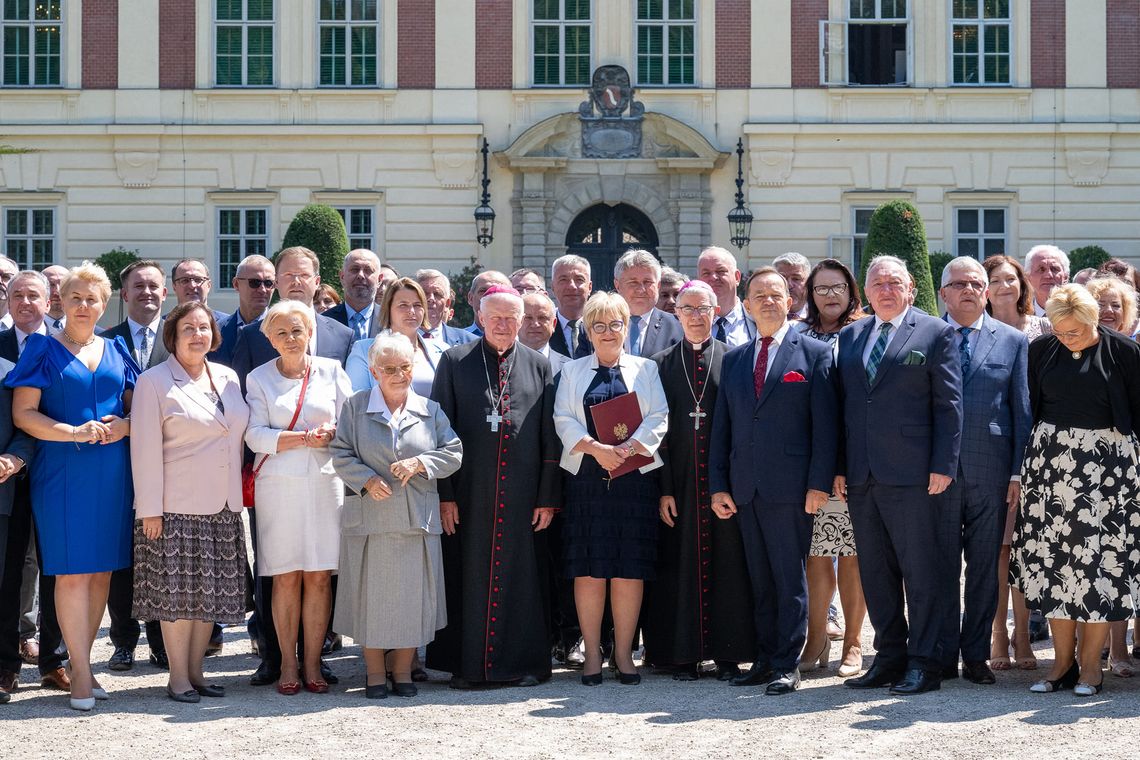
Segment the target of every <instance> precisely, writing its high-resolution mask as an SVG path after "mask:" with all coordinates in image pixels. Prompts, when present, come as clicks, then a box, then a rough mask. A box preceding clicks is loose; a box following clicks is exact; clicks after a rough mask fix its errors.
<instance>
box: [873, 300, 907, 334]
mask: <svg viewBox="0 0 1140 760" xmlns="http://www.w3.org/2000/svg"><path fill="white" fill-rule="evenodd" d="M908 311H910V307H909V306H908V307H907V308H905V309H903V310H902V311H901V312H899V314H898V315H897V316H896V317H895V318H894V319H892V320H891V329H892V330H894V331H896V332H897V331H898V329H899V328H900V327H902V323H903V319H905V318H906V313H907V312H908ZM885 321H886V320H885V319H883V318H882V317H880V316H879V315H878V314H876V315H875V329H874V332H875V333H878V332H879V329H880V328H881V327H882V325H883V322H885Z"/></svg>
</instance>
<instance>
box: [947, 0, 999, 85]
mask: <svg viewBox="0 0 1140 760" xmlns="http://www.w3.org/2000/svg"><path fill="white" fill-rule="evenodd" d="M952 11H953V20H952V22H951V34H950V37H951V39H950V46H951V50H952V51H953V70H954V84H977V85H998V84H1009V61H1010V49H1009V33H1010V18H1009V0H954V3H953V8H952Z"/></svg>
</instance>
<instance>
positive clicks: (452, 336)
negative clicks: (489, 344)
mask: <svg viewBox="0 0 1140 760" xmlns="http://www.w3.org/2000/svg"><path fill="white" fill-rule="evenodd" d="M440 329H441V330H442V333H441V334H442V336H443V342H444V343H446V344H447V345H449V346H462V345H463V344H464V343H470V342H472V341H475V340H479V336H478V335H476V334H475V333H471V332H467V331H466V330H464V329H462V328H460V327H452V326H451V325H449V324H444V325H443V327H442V328H440Z"/></svg>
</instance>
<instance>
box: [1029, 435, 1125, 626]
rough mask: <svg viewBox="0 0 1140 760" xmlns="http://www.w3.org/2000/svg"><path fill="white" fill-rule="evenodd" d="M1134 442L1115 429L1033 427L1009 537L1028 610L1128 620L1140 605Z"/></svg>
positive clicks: (1084, 619) (1086, 619) (1095, 619)
mask: <svg viewBox="0 0 1140 760" xmlns="http://www.w3.org/2000/svg"><path fill="white" fill-rule="evenodd" d="M1138 477H1140V468H1138V466H1137V447H1136V439H1135V438H1133V437H1132V436H1124V435H1121V434H1120V433H1118V432H1117V431H1115V430H1083V429H1080V428H1058V427H1057V426H1055V425H1052V424H1050V423H1047V422H1039V423H1037V425H1036V427H1034V429H1033V436H1032V438H1031V439H1030V442H1029V447H1028V448H1027V449H1026V452H1025V463H1024V465H1023V466H1022V474H1021V484H1022V490H1021V509H1020V511H1019V513H1018V516H1017V524H1016V526H1015V527H1014V531H1013V538H1012V540H1011V543H1010V551H1011V554H1010V560H1009V577H1010V583H1011V584H1012V585H1013V586H1015V587H1016V588H1019V589H1021V591H1022V592H1024V593H1025V597H1026V601H1027V602H1028V605H1029V607H1030V609H1040V610H1041V611H1042V612H1043V613H1044V615H1045V617H1047V618H1063V619H1067V620H1077V621H1082V622H1106V621H1112V620H1127V619H1129V618H1132V617H1134V616H1135V615H1136V610H1137V604H1138V603H1140V541H1138V540H1137V534H1138V533H1140V484H1138V483H1137V479H1138Z"/></svg>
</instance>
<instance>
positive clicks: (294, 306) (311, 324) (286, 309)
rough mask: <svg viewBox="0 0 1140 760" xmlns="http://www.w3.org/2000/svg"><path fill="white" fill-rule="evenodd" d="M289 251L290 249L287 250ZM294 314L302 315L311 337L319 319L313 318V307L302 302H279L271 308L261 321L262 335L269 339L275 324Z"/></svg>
mask: <svg viewBox="0 0 1140 760" xmlns="http://www.w3.org/2000/svg"><path fill="white" fill-rule="evenodd" d="M286 250H288V249H286ZM294 314H300V315H301V321H302V322H303V323H304V324H305V327H306V328H308V330H309V335H310V336H311V335H312V334H313V332H314V331H315V330H316V329H317V319H316V317H314V316H313V309H312V307H309V306H306V305H305V304H303V303H301V302H300V301H291V300H285V301H278V302H277V303H275V304H273V305H272V306H270V307H269V311H267V312H265V318H264V319H262V320H261V334H262V335H264V336H265V337H266V338H268V337H269V330H270V328H272V326H273V323H274V322H277V321H278V320H281V319H288V318H289V317H291V316H293V315H294Z"/></svg>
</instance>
